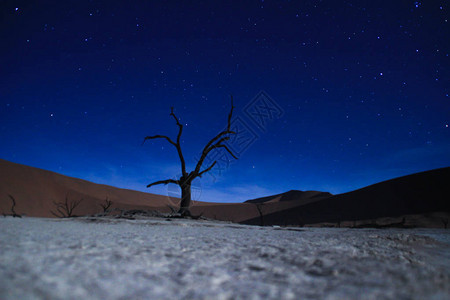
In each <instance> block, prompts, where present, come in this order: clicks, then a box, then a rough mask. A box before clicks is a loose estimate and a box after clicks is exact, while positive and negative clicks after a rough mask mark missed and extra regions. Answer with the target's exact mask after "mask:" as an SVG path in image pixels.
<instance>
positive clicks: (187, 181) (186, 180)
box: [142, 96, 237, 217]
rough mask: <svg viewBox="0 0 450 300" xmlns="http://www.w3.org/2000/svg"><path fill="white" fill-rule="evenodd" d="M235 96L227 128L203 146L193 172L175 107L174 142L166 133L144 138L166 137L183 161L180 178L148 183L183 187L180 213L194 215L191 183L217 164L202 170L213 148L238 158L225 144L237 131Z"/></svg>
mask: <svg viewBox="0 0 450 300" xmlns="http://www.w3.org/2000/svg"><path fill="white" fill-rule="evenodd" d="M233 109H234V106H233V96H231V109H230V113H229V114H228V124H227V128H226V129H225V130H223V131H221V132H219V133H218V134H217V135H216V136H215V137H213V138H212V139H211V140H210V141H209V142H208V143H207V144H206V146H205V147H204V148H203V151H202V154H201V156H200V159H199V160H198V162H197V165H196V167H195V169H194V170H193V171H192V172H187V171H186V162H185V160H184V156H183V152H182V150H181V143H180V139H181V134H182V133H183V125H182V124H181V123H180V122H179V119H178V118H177V116H175V113H174V112H173V107H171V109H170V116H172V117H173V118H174V120H175V122H176V124H177V126H178V135H177V140H176V142H174V141H173V140H172V139H171V138H170V137H168V136H165V135H153V136H147V137H145V139H144V142H143V143H142V144H144V143H145V141H147V140H151V139H166V140H167V141H168V142H169V143H170V144H171V145H172V146H174V147H175V148H176V150H177V152H178V157H179V159H180V163H181V177H180V178H179V179H166V180H160V181H156V182H153V183H150V184H149V185H147V187H148V188H149V187H151V186H154V185H157V184H169V183H173V184H177V185H178V186H179V187H180V189H181V202H180V209H179V210H178V213H179V214H180V215H181V216H183V217H185V216H189V217H192V215H191V212H190V210H189V207H190V205H191V185H192V181H193V180H194V179H196V178H197V177H202V175H203V174H205V173H207V172H209V171H211V169H212V168H213V167H214V166H215V165H216V164H217V161H216V160H215V161H214V162H213V163H211V164H210V165H209V166H208V167H207V168H206V169H203V170H201V168H202V165H203V162H204V161H205V159H206V157H207V156H208V154H209V153H210V152H211V151H212V150H213V149H218V148H224V149H225V150H226V151H227V152H228V153H229V154H230V155H231V156H232V157H233V158H235V159H237V157H236V156H235V155H234V154H233V152H232V151H231V150H230V149H229V148H228V147H227V146H226V145H224V144H222V143H223V142H225V141H227V140H229V139H230V134H236V132H234V131H232V130H231V129H230V126H231V117H232V116H233Z"/></svg>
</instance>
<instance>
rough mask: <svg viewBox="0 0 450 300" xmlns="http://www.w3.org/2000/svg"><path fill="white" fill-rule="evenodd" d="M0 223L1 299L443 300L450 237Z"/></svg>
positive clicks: (440, 233) (447, 289)
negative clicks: (263, 299)
mask: <svg viewBox="0 0 450 300" xmlns="http://www.w3.org/2000/svg"><path fill="white" fill-rule="evenodd" d="M449 232H450V230H449V231H446V230H444V229H442V230H433V229H414V230H400V229H388V230H376V229H339V228H336V229H324V228H302V229H291V230H288V229H286V228H274V227H265V228H261V227H250V226H244V225H236V224H227V223H214V222H208V221H191V220H172V221H166V220H164V219H150V220H148V219H147V220H111V219H102V220H100V221H90V220H87V219H76V220H74V219H72V220H55V219H38V218H23V219H13V218H11V217H8V218H0V299H260V298H272V299H450V251H449V246H450V234H449Z"/></svg>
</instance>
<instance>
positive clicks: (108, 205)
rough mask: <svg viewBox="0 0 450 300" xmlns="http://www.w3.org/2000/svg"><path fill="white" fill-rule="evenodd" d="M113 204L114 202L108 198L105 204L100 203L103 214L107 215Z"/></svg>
mask: <svg viewBox="0 0 450 300" xmlns="http://www.w3.org/2000/svg"><path fill="white" fill-rule="evenodd" d="M112 204H113V202H112V201H111V200H109V199H108V197H106V199H105V203H100V204H99V205H100V206H101V207H102V208H103V212H104V213H107V212H108V209H109V208H110V207H111V205H112Z"/></svg>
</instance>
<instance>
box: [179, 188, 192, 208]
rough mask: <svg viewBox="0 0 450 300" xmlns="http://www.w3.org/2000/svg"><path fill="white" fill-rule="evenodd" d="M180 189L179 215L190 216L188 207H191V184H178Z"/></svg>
mask: <svg viewBox="0 0 450 300" xmlns="http://www.w3.org/2000/svg"><path fill="white" fill-rule="evenodd" d="M180 188H181V203H180V210H179V211H178V213H180V214H181V215H182V216H190V215H191V212H190V211H189V206H191V183H190V182H185V183H183V184H180Z"/></svg>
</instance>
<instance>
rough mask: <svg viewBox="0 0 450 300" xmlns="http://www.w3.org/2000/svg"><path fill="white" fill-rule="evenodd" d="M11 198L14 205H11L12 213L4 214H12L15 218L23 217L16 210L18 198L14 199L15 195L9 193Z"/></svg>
mask: <svg viewBox="0 0 450 300" xmlns="http://www.w3.org/2000/svg"><path fill="white" fill-rule="evenodd" d="M8 196H9V198H10V199H11V201H12V206H11V214H3V216H5V217H6V216H12V217H14V218H22V216H21V215H19V214H17V213H16V210H15V209H14V207H15V206H16V199H14V197H13V196H12V195H10V194H8Z"/></svg>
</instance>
